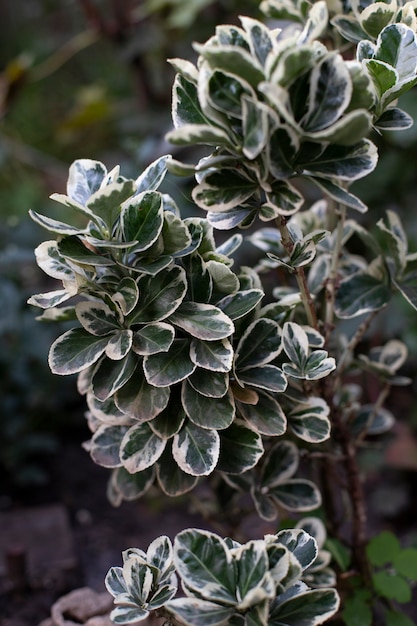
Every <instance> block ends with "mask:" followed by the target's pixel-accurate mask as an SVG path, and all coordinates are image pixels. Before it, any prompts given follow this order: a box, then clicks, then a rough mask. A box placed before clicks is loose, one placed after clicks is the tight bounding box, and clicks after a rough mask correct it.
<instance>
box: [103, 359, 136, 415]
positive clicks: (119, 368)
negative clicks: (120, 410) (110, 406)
mask: <svg viewBox="0 0 417 626" xmlns="http://www.w3.org/2000/svg"><path fill="white" fill-rule="evenodd" d="M106 350H107V347H106ZM137 364H138V361H137V357H135V355H133V354H131V353H130V354H127V355H126V356H125V357H124V358H122V359H120V360H118V361H117V362H114V360H110V359H109V358H108V359H106V358H104V359H102V361H101V362H100V364H99V365H98V367H97V369H96V370H95V372H94V375H93V378H92V388H93V392H94V395H95V396H96V398H97V399H98V400H101V401H102V402H103V401H104V400H107V399H108V398H110V396H112V395H113V394H114V393H116V391H117V390H118V389H120V388H121V387H123V385H125V384H126V383H127V381H128V380H130V378H131V377H132V376H133V374H134V372H135V370H136V366H137ZM115 408H116V407H115Z"/></svg>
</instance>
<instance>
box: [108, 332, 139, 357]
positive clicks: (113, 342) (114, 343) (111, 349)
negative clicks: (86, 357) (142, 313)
mask: <svg viewBox="0 0 417 626" xmlns="http://www.w3.org/2000/svg"><path fill="white" fill-rule="evenodd" d="M132 341H133V331H131V330H120V331H118V332H116V333H114V334H113V335H112V336H111V338H110V339H109V342H108V344H107V346H106V356H108V357H109V359H112V360H113V361H120V360H121V359H123V358H124V357H125V356H126V355H127V354H128V353H129V352H130V350H131V348H132Z"/></svg>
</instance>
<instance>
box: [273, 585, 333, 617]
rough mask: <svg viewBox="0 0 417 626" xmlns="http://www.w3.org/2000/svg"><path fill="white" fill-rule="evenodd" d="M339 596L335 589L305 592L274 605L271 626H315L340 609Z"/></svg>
mask: <svg viewBox="0 0 417 626" xmlns="http://www.w3.org/2000/svg"><path fill="white" fill-rule="evenodd" d="M339 603H340V600H339V596H338V594H337V591H335V590H334V589H315V590H313V591H305V592H304V593H298V594H297V595H295V596H293V597H292V598H289V599H288V600H286V601H284V602H282V604H280V603H279V597H278V599H277V600H276V601H275V602H273V603H272V606H271V609H270V614H269V621H268V624H270V626H281V624H287V623H289V624H300V625H301V624H303V626H304V624H305V626H315V625H316V624H322V623H323V622H324V621H326V620H327V619H329V618H330V617H331V616H332V615H334V614H335V613H336V612H337V610H338V608H339Z"/></svg>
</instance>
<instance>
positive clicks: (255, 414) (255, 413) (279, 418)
mask: <svg viewBox="0 0 417 626" xmlns="http://www.w3.org/2000/svg"><path fill="white" fill-rule="evenodd" d="M258 397H259V399H258V402H257V403H256V404H255V405H252V404H246V403H245V404H243V403H241V402H239V405H238V406H239V413H240V414H241V415H242V417H243V418H244V419H245V420H246V421H247V422H248V424H249V426H250V427H251V428H253V429H254V430H255V431H256V432H258V433H260V434H261V435H266V436H279V435H283V434H284V433H285V431H286V428H287V420H286V417H285V414H284V411H283V410H282V408H281V405H280V404H278V402H277V401H276V400H275V398H273V397H272V396H270V395H269V394H267V393H262V392H258Z"/></svg>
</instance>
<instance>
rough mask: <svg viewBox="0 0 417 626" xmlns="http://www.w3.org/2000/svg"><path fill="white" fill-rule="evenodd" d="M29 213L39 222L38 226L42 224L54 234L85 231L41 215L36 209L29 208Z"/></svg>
mask: <svg viewBox="0 0 417 626" xmlns="http://www.w3.org/2000/svg"><path fill="white" fill-rule="evenodd" d="M29 215H30V217H31V218H32V219H33V221H34V222H36V223H37V224H39V226H42V227H43V228H45V229H46V230H49V232H51V233H55V234H56V235H82V234H83V233H84V232H85V230H84V229H80V228H76V227H75V226H70V225H69V224H65V222H60V221H59V220H54V219H52V218H51V217H47V216H45V215H41V214H40V213H37V212H36V211H32V210H30V211H29Z"/></svg>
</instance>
